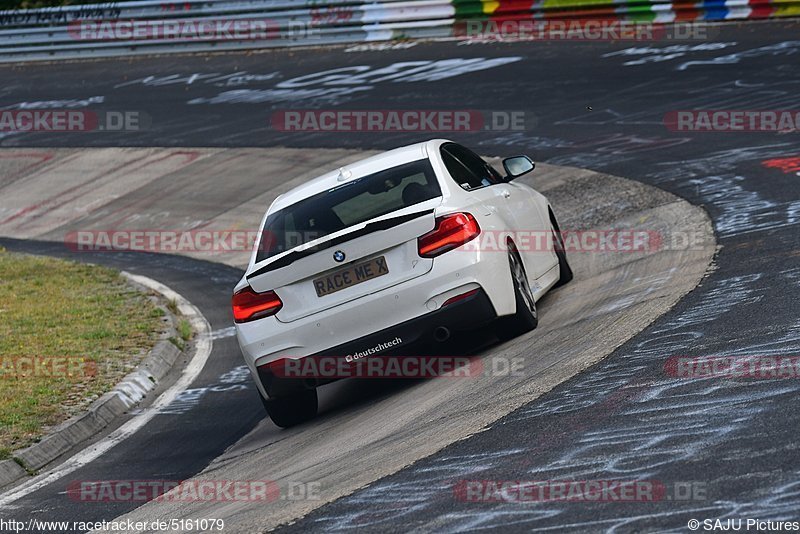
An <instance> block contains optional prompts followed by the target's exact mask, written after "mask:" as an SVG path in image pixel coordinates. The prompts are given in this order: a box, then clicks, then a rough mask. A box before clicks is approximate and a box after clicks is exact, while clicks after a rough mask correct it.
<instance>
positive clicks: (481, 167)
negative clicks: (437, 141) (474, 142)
mask: <svg viewBox="0 0 800 534" xmlns="http://www.w3.org/2000/svg"><path fill="white" fill-rule="evenodd" d="M441 153H442V159H443V160H444V164H445V167H447V170H448V172H449V173H450V175H451V176H452V177H453V179H454V180H455V181H456V183H458V185H460V186H461V188H462V189H465V190H467V191H470V190H472V189H478V188H480V187H486V186H489V185H493V184H497V183H501V182H502V179H501V177H500V175H499V174H498V173H497V171H495V170H494V169H493V168H492V166H491V165H489V164H488V163H486V162H485V161H483V158H481V157H480V156H479V155H477V154H475V153H474V152H472V151H471V150H469V149H467V148H465V147H463V146H461V145H457V144H455V143H447V144H445V145H442V148H441Z"/></svg>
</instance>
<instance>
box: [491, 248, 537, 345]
mask: <svg viewBox="0 0 800 534" xmlns="http://www.w3.org/2000/svg"><path fill="white" fill-rule="evenodd" d="M508 265H509V268H510V270H511V283H512V284H513V286H514V299H515V300H516V302H517V312H516V313H515V314H514V315H510V316H508V317H501V318H500V320H499V321H498V325H497V337H499V338H500V339H501V340H502V341H507V340H509V339H513V338H515V337H517V336H520V335H522V334H524V333H526V332H530V331H531V330H533V329H534V328H536V327H537V326H538V325H539V312H538V311H537V310H536V301H535V300H534V298H533V292H532V291H531V286H530V283H529V281H528V275H527V274H526V273H525V266H524V265H523V264H522V260H521V259H520V257H519V254H518V253H517V250H516V248H514V246H513V245H511V246H510V247H509V251H508Z"/></svg>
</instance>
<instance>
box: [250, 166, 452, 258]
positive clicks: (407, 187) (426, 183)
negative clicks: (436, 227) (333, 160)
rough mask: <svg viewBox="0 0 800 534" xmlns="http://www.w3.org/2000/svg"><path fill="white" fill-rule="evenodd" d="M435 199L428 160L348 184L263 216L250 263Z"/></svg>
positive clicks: (435, 186) (435, 185)
mask: <svg viewBox="0 0 800 534" xmlns="http://www.w3.org/2000/svg"><path fill="white" fill-rule="evenodd" d="M441 195H442V191H441V189H440V188H439V182H438V181H437V180H436V175H435V174H434V172H433V168H432V167H431V164H430V161H428V159H421V160H418V161H413V162H411V163H406V164H404V165H399V166H397V167H392V168H391V169H386V170H384V171H380V172H376V173H375V174H370V175H368V176H364V177H362V178H358V179H356V180H352V181H350V182H347V183H344V184H342V185H340V186H337V187H334V188H333V189H329V190H328V191H324V192H322V193H317V194H316V195H314V196H312V197H308V198H306V199H304V200H301V201H299V202H296V203H294V204H292V205H290V206H287V207H285V208H283V209H282V210H278V211H276V212H275V213H273V214H271V215H270V216H269V217H267V221H266V223H265V225H264V232H263V235H262V238H261V243H260V244H259V247H258V252H257V254H256V262H259V261H262V260H265V259H267V258H270V257H272V256H275V255H277V254H280V253H281V252H284V251H287V250H291V249H293V248H294V247H297V246H300V245H302V244H304V243H307V242H309V241H313V240H315V239H319V238H320V237H324V236H326V235H328V234H332V233H334V232H338V231H339V230H342V229H343V228H347V227H348V226H353V225H357V224H360V223H363V222H365V221H368V220H370V219H374V218H375V217H380V216H381V215H386V214H387V213H391V212H393V211H397V210H400V209H403V208H405V207H407V206H412V205H414V204H419V203H420V202H424V201H426V200H430V199H432V198H436V197H439V196H441Z"/></svg>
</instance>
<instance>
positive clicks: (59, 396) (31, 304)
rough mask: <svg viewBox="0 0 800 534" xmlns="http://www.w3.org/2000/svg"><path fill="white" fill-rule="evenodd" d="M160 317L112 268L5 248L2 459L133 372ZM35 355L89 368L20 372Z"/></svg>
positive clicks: (0, 332) (0, 341)
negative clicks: (10, 251) (11, 251)
mask: <svg viewBox="0 0 800 534" xmlns="http://www.w3.org/2000/svg"><path fill="white" fill-rule="evenodd" d="M163 313H164V312H163V310H161V309H159V308H158V307H157V306H156V305H155V304H154V303H153V302H152V301H151V300H150V299H148V298H147V297H146V296H145V295H144V294H142V293H140V292H138V291H136V290H135V289H133V288H132V287H130V286H129V285H128V284H127V283H126V282H125V280H124V279H123V278H122V277H121V276H120V275H119V273H117V272H116V271H114V270H112V269H107V268H104V267H98V266H91V265H82V264H78V263H72V262H67V261H62V260H55V259H52V258H43V257H35V256H25V255H20V254H12V253H9V252H5V251H3V250H0V459H1V458H7V457H9V456H10V454H11V452H12V451H14V450H17V449H20V448H23V447H25V446H27V445H29V444H31V443H33V442H35V441H36V440H38V439H40V438H41V436H42V434H43V432H44V431H45V430H46V428H47V427H49V426H52V425H56V424H58V423H60V422H62V421H64V420H66V419H68V418H69V417H70V416H72V415H74V414H75V413H78V412H79V411H80V410H81V409H83V408H85V407H86V406H87V405H88V403H89V402H90V401H91V400H92V399H94V398H96V397H98V396H99V395H101V394H102V393H104V392H106V391H108V390H109V389H111V388H112V387H113V386H114V385H115V384H116V383H117V382H118V381H119V380H120V379H121V378H122V377H123V376H125V375H126V374H127V373H128V372H130V370H131V368H132V367H134V366H135V365H136V364H137V363H138V362H139V361H140V360H141V358H142V357H143V356H144V355H145V354H146V353H147V351H148V350H149V349H150V348H151V347H152V346H153V345H154V344H155V342H156V341H157V337H158V332H159V331H160V330H161V328H162V326H161V325H162V323H161V320H160V318H161V317H162V316H163ZM30 357H45V358H63V359H62V360H60V361H69V362H76V364H77V363H79V362H80V361H84V362H87V363H85V364H84V365H83V366H81V367H77V366H74V367H72V368H66V371H65V370H64V368H63V367H61V368H59V367H55V368H52V369H53V372H51V373H50V376H46V375H45V374H44V373H42V372H41V371H40V372H31V371H30V370H29V369H30V367H20V365H21V362H22V361H27V360H24V359H25V358H30ZM81 359H82V360H81ZM47 369H51V367H47Z"/></svg>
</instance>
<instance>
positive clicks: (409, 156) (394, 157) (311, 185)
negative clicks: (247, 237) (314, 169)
mask: <svg viewBox="0 0 800 534" xmlns="http://www.w3.org/2000/svg"><path fill="white" fill-rule="evenodd" d="M445 142H447V141H446V140H444V139H431V140H430V141H423V142H421V143H415V144H413V145H408V146H403V147H399V148H395V149H393V150H388V151H386V152H381V153H380V154H375V155H374V156H370V157H368V158H365V159H362V160H359V161H355V162H353V163H348V164H347V165H345V166H344V167H340V168H338V169H335V170H332V171H331V172H327V173H325V174H323V175H321V176H318V177H316V178H313V179H311V180H309V181H308V182H306V183H304V184H302V185H299V186H297V187H295V188H293V189H290V190H289V191H287V192H286V193H284V194H282V195H280V196H279V197H278V198H276V199H275V201H274V202H273V203H272V206H270V208H269V211H270V213H272V212H274V211H276V210H279V209H283V208H285V207H286V206H290V205H292V204H294V203H296V202H298V201H300V200H303V199H305V198H308V197H310V196H313V195H316V194H317V193H322V192H324V191H328V190H330V189H333V188H334V187H336V186H339V185H342V183H344V182H346V181H350V180H355V179H358V178H361V177H363V176H367V175H369V174H373V173H376V172H378V171H382V170H384V169H388V168H391V167H396V166H398V165H402V164H404V163H409V162H412V161H417V160H420V159H425V158H427V157H428V154H429V153H430V151H432V150H435V148H436V147H437V146H439V145H441V144H442V143H445ZM342 170H343V174H344V175H345V176H347V178H346V179H345V180H340V179H339V178H340V175H341V174H342Z"/></svg>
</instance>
